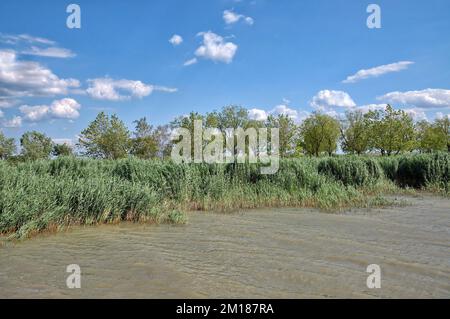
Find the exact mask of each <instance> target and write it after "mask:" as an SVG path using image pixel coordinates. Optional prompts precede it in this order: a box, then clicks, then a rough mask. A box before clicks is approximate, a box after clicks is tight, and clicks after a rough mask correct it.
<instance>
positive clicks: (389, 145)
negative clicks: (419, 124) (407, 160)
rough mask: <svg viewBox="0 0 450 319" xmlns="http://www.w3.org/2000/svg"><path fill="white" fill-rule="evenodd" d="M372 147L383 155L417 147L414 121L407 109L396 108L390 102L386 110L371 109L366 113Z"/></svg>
mask: <svg viewBox="0 0 450 319" xmlns="http://www.w3.org/2000/svg"><path fill="white" fill-rule="evenodd" d="M366 125H367V128H368V130H369V132H370V133H369V140H370V146H371V148H374V149H378V150H380V152H381V154H382V155H388V156H390V155H392V154H393V153H395V154H399V153H401V152H404V151H411V150H413V149H414V147H415V130H414V122H413V120H412V118H411V116H409V115H408V114H407V113H406V112H405V111H403V110H394V108H393V107H392V106H390V105H389V104H388V105H387V106H386V109H385V110H384V111H370V112H369V113H368V114H367V115H366Z"/></svg>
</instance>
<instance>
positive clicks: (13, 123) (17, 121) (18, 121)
mask: <svg viewBox="0 0 450 319" xmlns="http://www.w3.org/2000/svg"><path fill="white" fill-rule="evenodd" d="M2 126H3V127H6V128H17V127H21V126H22V118H21V117H20V116H14V117H13V118H12V119H10V120H5V121H3V122H2Z"/></svg>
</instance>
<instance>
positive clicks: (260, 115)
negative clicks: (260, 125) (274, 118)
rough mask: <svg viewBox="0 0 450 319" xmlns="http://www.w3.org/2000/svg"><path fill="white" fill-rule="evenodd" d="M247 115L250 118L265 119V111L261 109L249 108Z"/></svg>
mask: <svg viewBox="0 0 450 319" xmlns="http://www.w3.org/2000/svg"><path fill="white" fill-rule="evenodd" d="M248 116H249V118H250V119H252V120H256V121H265V120H267V116H268V114H267V112H266V111H264V110H261V109H250V110H248Z"/></svg>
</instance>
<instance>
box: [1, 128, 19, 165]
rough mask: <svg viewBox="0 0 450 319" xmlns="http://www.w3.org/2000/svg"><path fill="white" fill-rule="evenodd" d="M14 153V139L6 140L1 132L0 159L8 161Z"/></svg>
mask: <svg viewBox="0 0 450 319" xmlns="http://www.w3.org/2000/svg"><path fill="white" fill-rule="evenodd" d="M15 152H16V143H15V142H14V138H7V137H6V136H5V135H4V134H3V132H0V159H2V160H5V159H8V158H9V157H11V156H13V154H14V153H15Z"/></svg>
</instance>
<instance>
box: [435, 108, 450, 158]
mask: <svg viewBox="0 0 450 319" xmlns="http://www.w3.org/2000/svg"><path fill="white" fill-rule="evenodd" d="M435 125H436V127H438V128H439V130H440V131H441V133H442V136H445V138H444V140H445V141H446V142H447V152H450V118H449V117H448V115H447V116H445V117H443V118H441V119H437V120H436V121H435Z"/></svg>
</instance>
